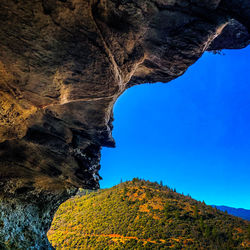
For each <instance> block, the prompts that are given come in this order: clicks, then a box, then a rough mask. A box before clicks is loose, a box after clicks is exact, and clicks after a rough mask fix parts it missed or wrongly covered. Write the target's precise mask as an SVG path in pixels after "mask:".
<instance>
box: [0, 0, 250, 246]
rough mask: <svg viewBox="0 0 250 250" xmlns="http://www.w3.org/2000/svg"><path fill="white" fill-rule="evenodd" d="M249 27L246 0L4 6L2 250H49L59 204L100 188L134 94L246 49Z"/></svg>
mask: <svg viewBox="0 0 250 250" xmlns="http://www.w3.org/2000/svg"><path fill="white" fill-rule="evenodd" d="M249 30H250V2H249V1H248V0H221V1H220V0H207V1H204V0H124V1H118V0H29V1H28V0H1V2H0V207H1V210H0V228H1V231H0V246H1V248H8V247H9V248H21V249H50V248H51V246H50V244H49V242H48V240H47V238H46V233H47V231H48V229H49V227H50V223H51V221H52V218H53V215H54V213H55V211H56V209H57V207H58V206H59V205H60V203H62V202H63V201H65V200H66V199H67V198H68V197H70V195H72V194H74V193H75V192H76V190H77V189H78V188H79V187H83V188H93V189H96V188H98V187H99V180H100V178H101V177H100V176H99V174H98V170H99V169H100V164H99V160H100V149H101V147H103V146H105V147H114V146H115V143H114V139H113V138H112V121H113V115H112V108H113V105H114V103H115V101H116V100H117V98H118V97H119V96H120V95H121V94H122V93H123V92H124V91H125V90H126V89H127V88H129V87H131V86H133V85H136V84H142V83H154V82H158V81H161V82H169V81H171V80H172V79H175V78H177V77H179V76H181V75H182V74H183V73H184V72H185V71H186V70H187V68H188V67H189V66H190V65H192V64H193V63H194V62H195V61H196V60H197V59H198V58H199V57H200V56H201V55H202V54H203V53H204V52H205V51H207V50H212V51H217V50H221V49H225V48H230V49H232V48H243V47H245V46H247V45H248V44H249V40H250V36H249V32H248V31H249Z"/></svg>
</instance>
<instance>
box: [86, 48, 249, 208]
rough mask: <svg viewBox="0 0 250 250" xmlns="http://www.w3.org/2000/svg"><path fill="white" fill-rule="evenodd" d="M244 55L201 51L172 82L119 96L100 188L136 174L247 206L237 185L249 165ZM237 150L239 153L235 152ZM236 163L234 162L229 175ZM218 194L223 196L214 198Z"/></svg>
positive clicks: (216, 200)
mask: <svg viewBox="0 0 250 250" xmlns="http://www.w3.org/2000/svg"><path fill="white" fill-rule="evenodd" d="M249 54H250V49H249V48H246V49H244V50H242V51H235V50H226V51H224V55H219V54H217V55H214V54H211V53H205V54H204V55H203V56H202V58H201V59H200V60H199V61H198V62H197V63H196V64H195V65H193V66H192V67H191V68H190V69H189V70H188V72H186V74H185V75H183V76H182V77H180V78H178V79H176V80H175V81H172V82H171V83H168V84H162V83H158V84H156V85H150V84H145V85H142V86H135V87H133V88H130V89H128V90H127V91H126V92H125V93H124V94H123V95H122V96H120V97H119V99H118V100H117V102H116V104H115V105H114V118H115V120H114V122H113V123H114V129H113V136H114V138H115V140H116V142H117V146H116V148H112V149H110V148H103V149H102V158H101V165H102V168H101V170H100V175H101V176H102V177H103V180H101V186H100V187H101V188H110V187H112V186H114V185H116V184H119V183H120V182H121V180H123V181H125V180H132V179H133V178H134V177H137V176H139V177H142V179H149V180H150V181H158V183H160V182H161V181H163V183H166V184H167V185H168V186H171V187H175V188H176V189H177V192H179V193H184V194H191V196H192V197H194V198H195V199H197V200H200V201H205V202H206V204H210V205H214V204H225V205H228V206H232V207H245V208H250V204H248V203H247V199H246V197H247V195H248V192H247V190H249V188H250V187H249V186H247V180H246V181H245V182H244V181H243V182H242V180H244V178H245V179H246V176H245V173H246V172H245V171H246V169H245V168H246V165H247V164H246V165H244V164H243V162H244V161H245V162H246V161H247V160H248V161H249V159H248V152H247V150H246V149H247V148H246V147H247V141H250V133H249V131H248V128H247V124H248V123H247V121H246V120H247V119H248V109H247V103H248V100H249V93H250V88H249V86H248V82H247V79H248V74H247V70H245V69H246V62H247V60H248V57H249ZM235 58H237V63H235V62H236V60H235ZM239 75H240V79H241V86H240V88H239V85H238V82H239ZM235 88H238V92H237V98H235ZM232 99H234V102H233V103H232V101H231V100H232ZM141 103H143V104H144V105H140V104H141ZM183 103H185V105H183ZM239 107H242V109H241V110H240V112H239V109H238V108H239ZM208 117H209V119H208ZM242 119H243V120H244V121H245V122H244V123H243V122H242ZM169 121H171V122H169ZM180 121H181V122H180ZM229 121H230V124H229ZM131 124H133V126H131ZM142 124H143V126H142ZM235 130H236V131H241V132H240V134H235ZM149 131H150V132H149ZM131 138H133V143H132V144H131ZM247 138H249V140H248V139H247ZM237 146H239V147H241V148H242V149H243V151H241V152H237V149H236V147H237ZM228 147H230V148H228ZM187 151H188V152H187ZM185 152H186V153H185ZM239 153H240V154H239ZM180 155H181V157H180ZM128 156H129V157H128ZM156 158H157V159H156ZM239 158H241V159H240V160H239ZM237 162H238V163H241V165H237V166H238V168H239V169H240V171H239V172H237V173H236V172H235V171H234V168H235V165H236V163H237ZM249 164H250V161H249ZM159 172H160V173H161V174H160V176H159ZM225 172H226V173H227V174H225ZM204 173H205V174H206V177H204ZM214 173H216V176H215V175H214ZM235 179H237V180H239V182H235ZM211 180H212V181H213V185H211ZM197 186H199V190H197ZM218 189H220V190H227V191H226V192H225V191H221V192H220V193H219V194H216V193H217V191H218ZM82 192H83V191H82ZM228 192H229V193H230V195H228V194H227V193H228ZM239 192H241V195H240V196H239V195H238V197H237V196H236V194H239ZM232 194H233V195H232ZM232 197H234V198H233V199H232ZM235 197H237V199H236V198H235Z"/></svg>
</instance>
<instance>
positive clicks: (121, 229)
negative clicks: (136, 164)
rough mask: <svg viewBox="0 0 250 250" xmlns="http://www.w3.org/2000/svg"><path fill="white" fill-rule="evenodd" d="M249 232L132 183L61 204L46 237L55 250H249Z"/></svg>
mask: <svg viewBox="0 0 250 250" xmlns="http://www.w3.org/2000/svg"><path fill="white" fill-rule="evenodd" d="M83 193H84V192H83ZM249 228H250V227H249V222H247V221H244V220H242V219H240V218H236V217H234V216H231V215H227V214H226V213H224V212H221V211H219V210H217V209H216V208H212V207H211V206H207V205H206V204H205V203H204V202H202V203H201V202H198V201H196V200H194V199H192V198H191V197H190V196H184V195H181V194H178V193H176V192H175V191H174V190H171V189H170V188H168V187H167V186H163V185H162V183H161V184H160V185H159V184H157V183H152V182H149V181H144V180H139V179H137V178H135V179H133V180H132V181H129V182H124V183H121V184H119V185H117V186H114V187H112V188H110V189H104V190H99V191H96V192H91V193H88V192H86V193H84V194H81V193H80V194H79V195H78V196H76V197H74V198H72V199H70V200H68V201H67V202H65V203H64V204H62V205H61V206H60V208H59V210H58V212H57V214H56V216H55V218H54V221H53V223H52V227H51V229H50V231H49V233H48V237H49V240H50V242H51V243H52V245H53V246H54V247H56V248H58V249H169V248H172V249H220V250H221V249H249V248H250V241H249V240H250V239H249Z"/></svg>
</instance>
